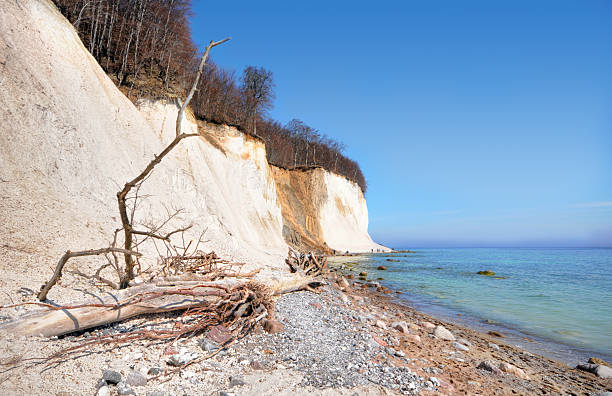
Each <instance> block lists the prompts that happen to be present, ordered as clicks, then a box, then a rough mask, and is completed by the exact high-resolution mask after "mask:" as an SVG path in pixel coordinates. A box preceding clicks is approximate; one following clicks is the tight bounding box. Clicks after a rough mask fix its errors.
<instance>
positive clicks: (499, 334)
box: [488, 330, 504, 338]
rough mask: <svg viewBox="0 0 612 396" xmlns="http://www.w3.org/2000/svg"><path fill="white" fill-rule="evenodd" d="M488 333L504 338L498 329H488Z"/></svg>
mask: <svg viewBox="0 0 612 396" xmlns="http://www.w3.org/2000/svg"><path fill="white" fill-rule="evenodd" d="M488 334H489V335H492V336H493V337H499V338H504V335H503V334H502V333H500V332H499V331H495V330H491V331H489V333H488Z"/></svg>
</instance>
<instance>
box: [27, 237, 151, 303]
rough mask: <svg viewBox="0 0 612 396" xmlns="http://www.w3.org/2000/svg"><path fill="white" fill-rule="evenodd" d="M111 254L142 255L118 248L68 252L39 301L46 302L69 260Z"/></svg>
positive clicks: (60, 261)
mask: <svg viewBox="0 0 612 396" xmlns="http://www.w3.org/2000/svg"><path fill="white" fill-rule="evenodd" d="M111 252H113V253H123V254H124V255H126V256H141V254H140V253H138V252H133V251H131V250H126V249H121V248H116V247H109V248H104V249H92V250H82V251H78V252H71V251H70V250H67V251H66V253H64V255H63V256H62V257H61V258H60V259H59V262H58V263H57V267H55V272H54V273H53V276H52V277H51V279H49V281H48V282H47V283H45V284H44V285H43V286H42V287H41V288H40V292H39V293H38V299H39V300H40V301H44V300H46V299H47V293H49V290H51V288H52V287H53V286H54V285H55V284H56V283H57V281H58V280H59V279H60V278H61V277H62V270H63V269H64V265H65V264H66V262H67V261H68V260H69V259H71V258H73V257H82V256H97V255H100V254H106V253H111Z"/></svg>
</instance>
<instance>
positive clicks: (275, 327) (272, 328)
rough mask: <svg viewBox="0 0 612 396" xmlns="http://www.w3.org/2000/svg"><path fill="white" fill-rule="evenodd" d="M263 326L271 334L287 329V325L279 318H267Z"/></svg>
mask: <svg viewBox="0 0 612 396" xmlns="http://www.w3.org/2000/svg"><path fill="white" fill-rule="evenodd" d="M263 328H264V330H265V331H266V332H268V333H270V334H276V333H280V332H282V331H283V330H284V329H285V326H283V324H282V323H281V322H279V321H278V320H266V321H264V323H263Z"/></svg>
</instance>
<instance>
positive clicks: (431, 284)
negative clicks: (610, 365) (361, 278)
mask: <svg viewBox="0 0 612 396" xmlns="http://www.w3.org/2000/svg"><path fill="white" fill-rule="evenodd" d="M406 250H407V249H406ZM340 261H341V262H343V263H344V264H342V265H346V264H348V265H346V267H345V268H346V271H348V272H349V273H354V274H355V279H357V277H358V274H359V273H360V272H362V271H364V272H367V274H368V275H367V277H368V279H370V280H374V281H377V282H379V283H380V284H381V285H384V286H386V287H388V288H390V289H392V290H394V291H400V292H401V294H394V296H395V297H394V298H396V299H397V300H398V301H399V302H402V303H404V304H407V305H409V306H412V307H413V308H415V309H417V310H419V311H421V312H424V313H428V314H431V315H433V316H435V317H439V318H440V319H444V320H447V321H450V322H453V323H456V324H460V325H465V326H467V327H470V328H473V329H475V330H479V331H483V332H488V331H490V330H495V331H498V332H501V333H502V334H503V335H504V336H505V338H504V340H503V341H504V342H507V343H510V344H513V345H516V346H519V347H521V348H523V349H526V350H527V351H530V352H533V353H537V354H540V355H544V356H548V357H551V358H553V359H556V360H560V361H563V362H566V363H568V364H570V365H574V364H576V363H580V362H586V360H587V359H588V358H589V357H591V356H595V357H599V358H601V359H604V360H606V361H609V362H610V361H612V249H606V248H601V249H599V248H445V249H433V248H426V249H417V248H410V252H409V253H408V252H402V253H390V254H387V253H377V254H366V255H360V256H353V257H343V258H342V259H341V260H340ZM381 265H382V266H384V267H386V268H387V269H386V270H378V269H377V268H378V267H379V266H381ZM479 271H493V272H494V273H495V275H494V276H485V275H479V274H478V272H479ZM379 278H382V279H379Z"/></svg>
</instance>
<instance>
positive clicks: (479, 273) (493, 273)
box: [477, 270, 495, 276]
mask: <svg viewBox="0 0 612 396" xmlns="http://www.w3.org/2000/svg"><path fill="white" fill-rule="evenodd" d="M477 274H478V275H485V276H495V272H493V271H489V270H484V271H478V272H477Z"/></svg>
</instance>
